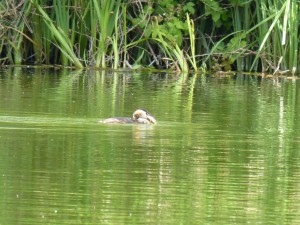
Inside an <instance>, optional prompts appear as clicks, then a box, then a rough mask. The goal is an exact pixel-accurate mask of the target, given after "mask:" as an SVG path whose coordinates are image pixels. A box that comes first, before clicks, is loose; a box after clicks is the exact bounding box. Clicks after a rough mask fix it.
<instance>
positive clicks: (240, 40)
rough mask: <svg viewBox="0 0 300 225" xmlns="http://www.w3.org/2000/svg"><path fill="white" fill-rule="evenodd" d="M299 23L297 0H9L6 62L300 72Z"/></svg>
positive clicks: (2, 42) (4, 17)
mask: <svg viewBox="0 0 300 225" xmlns="http://www.w3.org/2000/svg"><path fill="white" fill-rule="evenodd" d="M61 6H63V7H61ZM299 23H300V9H299V1H296V0H247V1H240V0H231V1H218V0H202V1H196V0H189V1H182V2H180V3H179V2H178V1H176V0H168V1H154V2H151V4H146V3H144V2H140V1H129V2H121V0H113V1H103V0H53V1H48V0H29V1H17V0H2V1H0V63H1V64H30V63H34V64H59V65H62V66H75V67H77V68H83V67H87V66H92V67H97V68H107V67H111V68H114V69H117V68H142V67H144V68H145V67H156V68H159V69H174V70H180V71H184V72H188V71H195V72H198V71H206V70H222V71H229V70H238V71H261V72H269V73H274V74H277V73H286V74H292V75H295V74H299V69H300V68H299V63H298V61H299V56H300V55H299V54H300V53H299Z"/></svg>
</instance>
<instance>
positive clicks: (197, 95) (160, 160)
mask: <svg viewBox="0 0 300 225" xmlns="http://www.w3.org/2000/svg"><path fill="white" fill-rule="evenodd" d="M299 88H300V86H299V81H292V80H284V79H282V80H272V79H258V78H256V77H251V76H243V75H238V76H236V77H232V78H213V77H209V78H208V77H204V76H200V75H198V76H176V75H171V74H169V75H167V74H140V73H118V74H112V73H109V72H106V73H105V72H95V71H88V72H82V71H49V70H29V69H28V70H25V69H20V68H14V69H5V70H4V69H2V70H1V71H0V224H1V225H2V224H3V225H4V224H5V225H6V224H22V225H26V224H30V225H32V224H133V225H134V224H247V223H248V224H299V223H300V183H299V179H300V154H299V149H300V148H299V144H300V135H299V134H300V131H299V128H300V125H299V121H300V120H299V111H300V104H299V100H300V98H299V97H298V95H299V93H300V92H299V91H300V89H299ZM140 107H141V108H146V109H147V110H148V111H149V112H150V113H151V114H152V115H153V116H154V117H155V118H156V119H157V121H158V124H157V125H153V126H152V125H150V126H149V125H108V124H100V123H97V121H98V120H99V119H103V118H107V117H111V116H131V114H132V112H133V111H134V110H135V109H137V108H140Z"/></svg>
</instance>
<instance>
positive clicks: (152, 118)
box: [147, 114, 157, 124]
mask: <svg viewBox="0 0 300 225" xmlns="http://www.w3.org/2000/svg"><path fill="white" fill-rule="evenodd" d="M147 120H148V121H149V122H150V123H153V124H157V122H156V119H155V118H154V117H153V116H151V115H150V114H147Z"/></svg>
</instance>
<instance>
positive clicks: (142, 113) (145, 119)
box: [99, 109, 157, 124]
mask: <svg viewBox="0 0 300 225" xmlns="http://www.w3.org/2000/svg"><path fill="white" fill-rule="evenodd" d="M99 122H100V123H139V124H156V123H157V122H156V119H155V118H154V117H153V116H151V115H150V114H149V113H148V112H147V111H146V110H144V109H137V110H135V111H134V113H133V114H132V118H128V117H115V118H108V119H105V120H100V121H99Z"/></svg>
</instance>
